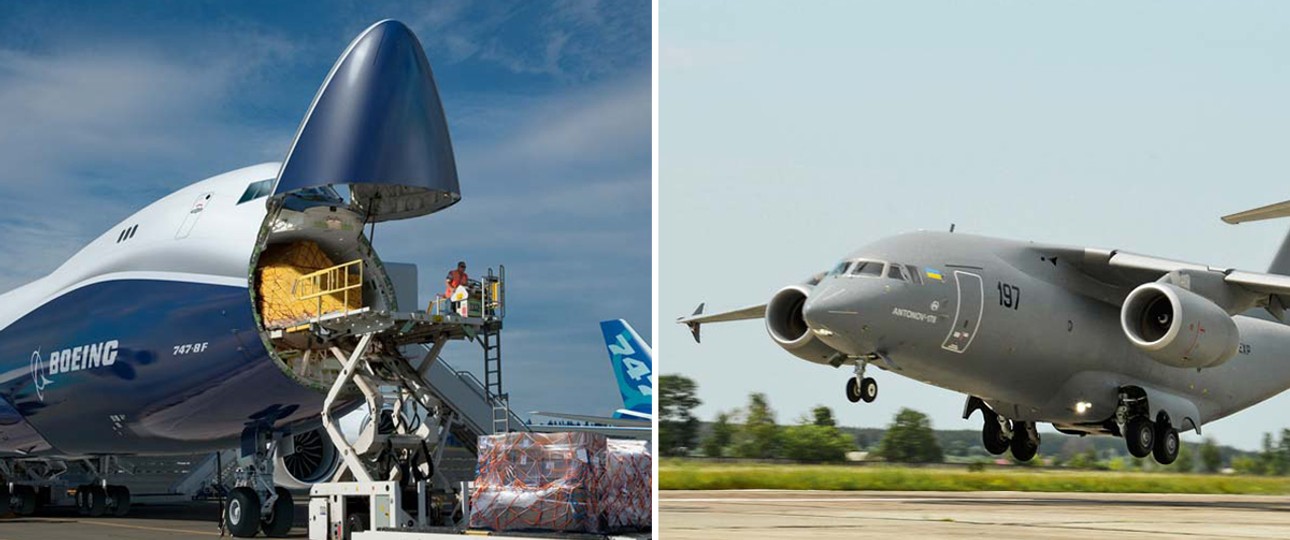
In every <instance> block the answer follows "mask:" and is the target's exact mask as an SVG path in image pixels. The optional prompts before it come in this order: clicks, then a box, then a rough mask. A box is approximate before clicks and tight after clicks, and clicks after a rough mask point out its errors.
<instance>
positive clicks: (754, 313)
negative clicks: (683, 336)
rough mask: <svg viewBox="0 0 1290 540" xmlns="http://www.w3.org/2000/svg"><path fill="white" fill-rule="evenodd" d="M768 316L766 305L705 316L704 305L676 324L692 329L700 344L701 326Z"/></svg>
mask: <svg viewBox="0 0 1290 540" xmlns="http://www.w3.org/2000/svg"><path fill="white" fill-rule="evenodd" d="M765 316H766V304H758V305H755V306H748V307H746V308H742V309H736V310H734V311H725V312H722V313H711V314H708V315H704V314H703V304H699V307H698V308H697V309H695V310H694V313H693V314H691V315H690V316H689V317H678V318H677V319H676V322H678V323H681V324H684V325H686V326H689V327H690V333H691V334H694V342H695V343H699V326H700V325H702V324H704V323H711V322H727V321H743V320H748V319H760V318H762V317H765Z"/></svg>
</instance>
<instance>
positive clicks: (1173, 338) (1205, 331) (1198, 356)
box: [1120, 283, 1241, 368]
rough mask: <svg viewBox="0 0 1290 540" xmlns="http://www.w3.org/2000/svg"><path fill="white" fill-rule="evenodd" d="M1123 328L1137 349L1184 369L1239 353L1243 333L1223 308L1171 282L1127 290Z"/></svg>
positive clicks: (1213, 362) (1162, 361)
mask: <svg viewBox="0 0 1290 540" xmlns="http://www.w3.org/2000/svg"><path fill="white" fill-rule="evenodd" d="M1120 327H1121V328H1122V329H1123V330H1124V335H1125V336H1126V337H1128V338H1129V341H1130V342H1131V343H1133V345H1134V346H1136V347H1137V348H1138V349H1141V350H1142V351H1143V352H1145V353H1147V355H1148V356H1150V357H1151V358H1153V359H1155V360H1156V361H1158V362H1160V363H1162V364H1167V365H1170V366H1174V367H1181V368H1206V367H1214V366H1217V365H1220V364H1222V363H1223V362H1226V361H1227V360H1228V359H1230V358H1231V357H1232V356H1233V355H1235V354H1236V350H1237V347H1238V346H1239V345H1240V339H1241V336H1240V331H1239V330H1238V329H1237V328H1236V322H1235V321H1233V320H1232V317H1231V316H1230V315H1228V314H1227V312H1225V311H1223V308H1221V307H1219V306H1218V304H1215V303H1214V302H1212V301H1210V300H1209V299H1207V298H1205V297H1203V296H1201V295H1198V294H1196V293H1194V292H1191V291H1189V290H1187V289H1183V288H1181V287H1178V286H1176V285H1172V284H1169V283H1147V284H1144V285H1140V286H1138V288H1136V289H1134V290H1133V292H1131V293H1129V296H1128V298H1125V300H1124V306H1123V307H1122V308H1121V309H1120Z"/></svg>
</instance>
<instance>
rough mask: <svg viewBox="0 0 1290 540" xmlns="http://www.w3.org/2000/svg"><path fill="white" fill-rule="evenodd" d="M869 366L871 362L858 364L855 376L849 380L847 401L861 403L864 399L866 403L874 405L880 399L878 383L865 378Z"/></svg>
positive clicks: (871, 378)
mask: <svg viewBox="0 0 1290 540" xmlns="http://www.w3.org/2000/svg"><path fill="white" fill-rule="evenodd" d="M868 365H869V362H867V361H864V360H861V361H859V362H856V367H855V376H853V377H851V378H850V379H847V401H850V402H851V403H859V402H860V400H862V399H863V400H864V402H865V403H873V400H875V399H878V381H875V380H873V377H865V376H864V368H865V367H867V366H868Z"/></svg>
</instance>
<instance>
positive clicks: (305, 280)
mask: <svg viewBox="0 0 1290 540" xmlns="http://www.w3.org/2000/svg"><path fill="white" fill-rule="evenodd" d="M364 225H365V223H364V218H363V216H361V215H359V214H358V213H356V212H355V211H354V210H353V209H352V208H351V207H350V206H349V205H348V204H347V203H346V201H345V199H344V198H343V197H342V196H341V195H340V194H339V193H337V192H336V190H334V189H332V188H331V187H317V188H310V189H306V190H301V191H297V192H293V193H291V194H288V195H286V196H283V197H280V198H277V199H274V200H272V201H271V202H270V207H269V213H268V216H267V217H266V218H265V221H264V224H263V226H262V227H261V230H260V237H259V241H258V242H257V245H256V249H255V252H254V255H252V260H251V267H250V276H249V279H250V291H251V295H252V299H253V303H254V306H255V315H256V322H257V324H258V325H259V331H260V335H261V337H262V339H263V341H264V343H265V345H266V346H267V348H268V349H269V351H270V354H271V355H273V357H274V360H275V361H276V363H277V364H278V366H279V367H280V368H281V369H283V370H284V371H286V372H288V373H289V374H291V375H292V376H293V377H295V378H297V379H300V380H301V382H305V383H307V384H309V385H311V386H316V387H318V388H320V389H322V388H326V387H327V386H330V384H331V382H332V381H333V380H334V379H335V377H336V376H337V375H338V373H339V372H340V369H341V366H340V363H339V362H338V361H336V359H335V358H333V357H332V355H331V354H329V353H328V352H327V350H328V348H329V347H330V346H333V345H338V344H337V343H329V344H323V343H320V342H319V341H318V340H317V339H314V338H313V337H312V335H311V333H310V332H309V331H308V330H309V327H310V324H311V323H313V322H316V321H318V319H319V318H328V317H343V316H348V315H353V314H357V313H362V312H366V311H380V310H389V311H394V310H397V309H398V306H397V305H396V302H395V299H394V290H393V286H392V284H391V283H390V281H389V278H388V276H386V274H385V270H384V267H383V265H382V264H381V261H380V259H379V258H378V257H377V256H376V253H375V251H374V250H373V249H372V247H371V244H369V243H368V239H367V237H366V236H364V234H363V228H364ZM339 345H340V346H341V348H342V349H347V348H348V347H345V346H344V345H343V344H339Z"/></svg>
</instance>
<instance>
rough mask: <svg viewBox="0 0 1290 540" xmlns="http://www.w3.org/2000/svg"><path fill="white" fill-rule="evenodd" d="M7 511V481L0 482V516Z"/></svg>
mask: <svg viewBox="0 0 1290 540" xmlns="http://www.w3.org/2000/svg"><path fill="white" fill-rule="evenodd" d="M8 513H9V483H8V482H0V516H3V515H5V514H8Z"/></svg>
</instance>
